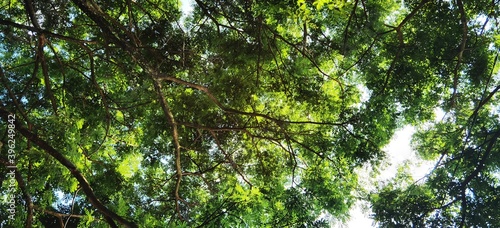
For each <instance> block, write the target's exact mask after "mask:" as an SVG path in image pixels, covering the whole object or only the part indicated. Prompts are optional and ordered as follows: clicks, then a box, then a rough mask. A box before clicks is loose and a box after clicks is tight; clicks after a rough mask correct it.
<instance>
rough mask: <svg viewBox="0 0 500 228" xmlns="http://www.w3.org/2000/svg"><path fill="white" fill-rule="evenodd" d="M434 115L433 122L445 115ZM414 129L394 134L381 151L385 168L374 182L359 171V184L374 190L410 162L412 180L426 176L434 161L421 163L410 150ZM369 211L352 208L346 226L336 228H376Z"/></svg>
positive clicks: (367, 172)
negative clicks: (382, 151)
mask: <svg viewBox="0 0 500 228" xmlns="http://www.w3.org/2000/svg"><path fill="white" fill-rule="evenodd" d="M434 113H435V115H436V117H435V119H434V120H435V121H440V120H442V119H443V118H444V115H445V113H444V112H443V111H442V110H440V109H436V110H434ZM415 131H416V130H415V128H414V127H412V126H406V127H404V128H402V129H400V130H398V131H396V132H395V133H394V136H393V137H392V139H391V141H390V143H389V144H388V145H387V146H386V147H385V148H384V149H383V150H384V151H385V152H386V153H387V163H388V164H387V167H386V168H384V169H383V171H382V172H381V173H380V175H379V176H378V177H377V178H376V180H375V181H374V182H371V181H370V177H369V175H370V173H369V172H370V170H369V169H365V170H359V172H358V174H359V176H360V177H359V180H360V182H361V183H360V184H361V185H363V187H365V188H367V189H374V187H373V186H374V185H376V184H377V182H380V181H386V180H390V179H392V178H394V177H395V176H396V173H397V169H398V167H399V166H400V165H402V164H403V163H404V162H408V161H409V162H410V170H409V172H410V173H411V174H412V177H413V179H414V180H419V179H420V178H422V177H424V176H425V175H427V174H428V173H429V172H430V171H431V169H432V168H433V167H434V165H435V162H434V161H423V160H421V159H419V158H418V156H417V155H416V153H415V151H414V150H413V149H412V148H411V146H410V142H411V137H412V135H413V133H415ZM370 213H371V212H370V211H369V209H368V211H366V210H363V207H362V205H361V204H358V205H356V206H354V207H353V208H352V209H351V212H350V216H351V219H350V220H349V221H348V222H347V223H346V224H337V225H336V226H335V227H337V228H364V227H376V226H374V224H373V220H372V219H370Z"/></svg>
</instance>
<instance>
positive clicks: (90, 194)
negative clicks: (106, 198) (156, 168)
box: [0, 107, 138, 228]
mask: <svg viewBox="0 0 500 228" xmlns="http://www.w3.org/2000/svg"><path fill="white" fill-rule="evenodd" d="M9 114H11V113H10V112H9V111H7V110H5V109H4V108H3V107H1V108H0V117H2V118H4V119H7V117H8V115H9ZM15 126H16V130H17V131H19V132H20V133H21V134H22V135H23V136H24V137H26V139H28V140H30V141H31V142H33V143H34V144H35V145H37V146H38V147H40V148H41V149H43V150H44V151H45V152H47V153H48V154H49V155H51V156H52V157H53V158H55V159H56V160H57V161H58V162H59V163H60V164H62V165H63V166H64V167H66V168H67V169H68V170H69V171H70V172H71V174H72V175H73V177H74V178H76V179H77V181H78V183H79V184H80V187H82V190H83V192H84V193H85V195H86V196H87V199H88V200H89V201H90V203H91V204H92V206H94V207H95V208H96V209H97V210H98V211H99V212H101V213H102V214H103V215H104V217H105V219H106V221H107V222H108V223H109V225H110V226H111V227H118V226H116V224H115V223H114V220H116V221H118V222H119V223H120V224H122V225H123V226H125V227H131V228H136V227H138V226H137V225H136V224H135V223H133V222H130V221H127V220H126V219H124V218H122V217H121V216H119V215H117V214H116V213H114V212H113V211H111V210H110V209H108V208H107V207H106V206H105V205H104V204H102V203H101V201H99V199H98V198H97V197H96V195H95V193H94V190H93V189H92V187H90V184H89V182H88V181H87V179H86V178H85V177H84V176H83V175H82V173H81V172H80V171H79V170H78V169H77V168H76V166H75V165H74V164H73V163H72V162H71V161H70V160H68V159H67V158H66V157H65V156H64V155H63V154H62V153H61V152H59V151H57V150H56V149H55V148H54V147H52V146H51V145H49V144H48V143H47V142H46V141H45V140H43V139H41V138H40V137H38V136H37V135H35V134H33V133H32V132H31V131H29V130H28V129H26V128H25V127H23V126H22V125H21V124H20V123H19V122H17V121H16V122H15Z"/></svg>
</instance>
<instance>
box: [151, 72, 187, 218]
mask: <svg viewBox="0 0 500 228" xmlns="http://www.w3.org/2000/svg"><path fill="white" fill-rule="evenodd" d="M153 83H154V87H155V90H156V93H157V94H158V99H159V100H160V105H161V108H162V110H163V113H164V114H165V118H166V119H167V121H168V122H169V124H170V125H171V126H172V136H173V138H174V146H175V170H176V176H177V182H176V184H175V192H174V195H175V209H176V211H177V215H178V216H179V219H181V220H183V218H182V215H181V212H180V208H179V201H180V200H182V198H181V197H180V195H179V189H180V185H181V180H182V175H183V174H182V168H181V145H180V142H179V132H178V130H177V122H175V118H174V114H173V113H172V111H171V110H170V107H169V105H168V103H167V100H166V99H165V95H163V91H162V88H161V84H160V82H158V81H157V80H153Z"/></svg>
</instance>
